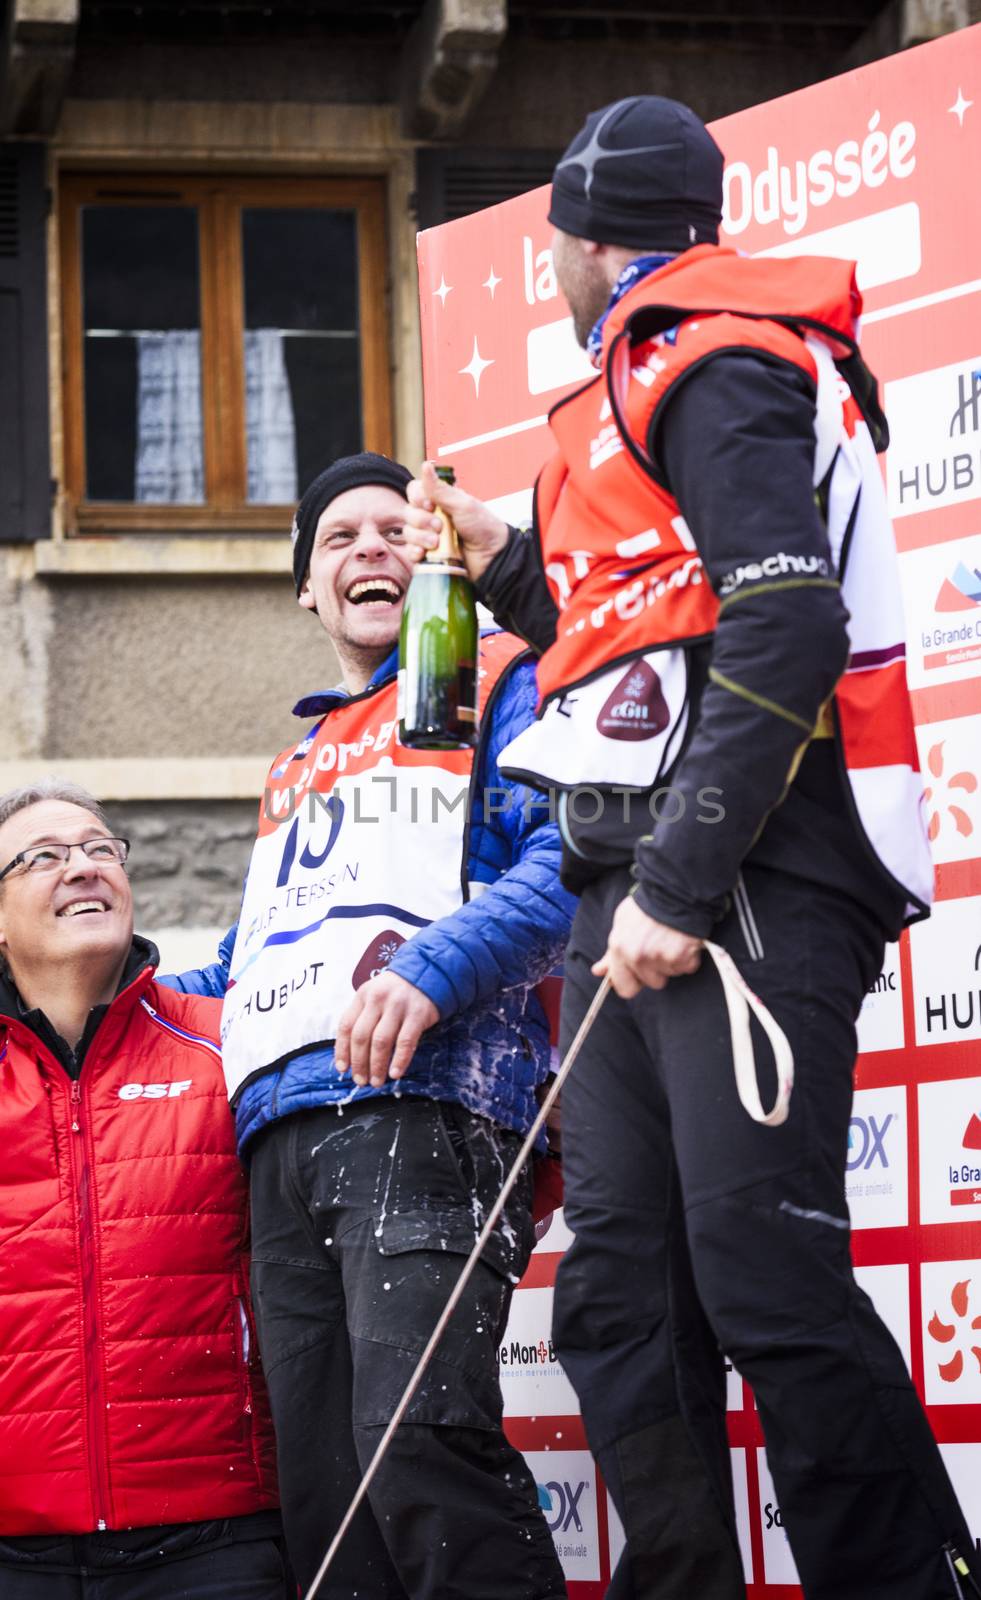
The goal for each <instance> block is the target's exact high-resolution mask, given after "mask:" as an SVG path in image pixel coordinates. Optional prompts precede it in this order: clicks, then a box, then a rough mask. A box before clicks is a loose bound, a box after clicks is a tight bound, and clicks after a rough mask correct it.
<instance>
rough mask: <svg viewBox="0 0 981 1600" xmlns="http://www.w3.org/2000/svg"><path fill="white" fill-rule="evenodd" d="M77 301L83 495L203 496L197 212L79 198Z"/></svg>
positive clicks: (192, 499) (195, 501)
mask: <svg viewBox="0 0 981 1600" xmlns="http://www.w3.org/2000/svg"><path fill="white" fill-rule="evenodd" d="M82 297H83V298H82V307H83V325H84V333H85V456H86V495H87V498H88V499H89V500H116V501H137V502H143V503H154V502H155V503H164V504H182V505H200V504H202V503H203V501H204V446H203V434H202V427H201V331H200V324H201V312H200V299H201V297H200V286H199V268H198V218H197V210H196V208H195V207H193V206H138V205H133V206H126V205H113V206H85V207H84V208H83V211H82Z"/></svg>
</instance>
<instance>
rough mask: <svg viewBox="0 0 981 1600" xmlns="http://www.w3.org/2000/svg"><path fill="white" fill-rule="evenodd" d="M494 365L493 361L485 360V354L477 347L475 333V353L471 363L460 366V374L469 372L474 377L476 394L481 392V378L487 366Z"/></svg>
mask: <svg viewBox="0 0 981 1600" xmlns="http://www.w3.org/2000/svg"><path fill="white" fill-rule="evenodd" d="M493 365H494V363H493V361H485V360H484V358H483V356H482V355H481V353H480V351H479V350H478V348H477V336H476V334H474V340H473V355H472V356H471V357H470V361H469V364H468V365H467V366H465V367H461V368H460V376H461V377H462V376H463V374H464V373H467V375H468V376H469V377H471V378H472V379H473V387H474V393H475V394H478V395H479V394H480V380H481V377H482V376H483V374H484V373H485V372H486V371H487V368H488V367H492V366H493Z"/></svg>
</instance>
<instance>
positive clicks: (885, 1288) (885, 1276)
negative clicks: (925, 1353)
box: [855, 1262, 913, 1371]
mask: <svg viewBox="0 0 981 1600" xmlns="http://www.w3.org/2000/svg"><path fill="white" fill-rule="evenodd" d="M855 1282H856V1283H857V1284H858V1286H859V1288H860V1289H864V1290H865V1293H866V1294H867V1295H868V1297H869V1299H870V1300H871V1301H872V1304H873V1305H874V1306H875V1309H876V1311H877V1312H878V1313H879V1316H880V1317H881V1318H882V1320H883V1322H884V1323H885V1325H886V1327H887V1328H888V1329H889V1332H890V1333H891V1334H892V1336H893V1338H894V1339H895V1341H896V1343H897V1344H898V1346H899V1348H900V1350H901V1352H902V1357H903V1360H904V1361H905V1363H906V1368H907V1371H909V1370H910V1369H911V1368H912V1364H913V1359H912V1356H911V1354H910V1313H909V1267H908V1266H907V1265H906V1263H905V1262H903V1263H902V1264H897V1265H895V1266H888V1267H856V1268H855Z"/></svg>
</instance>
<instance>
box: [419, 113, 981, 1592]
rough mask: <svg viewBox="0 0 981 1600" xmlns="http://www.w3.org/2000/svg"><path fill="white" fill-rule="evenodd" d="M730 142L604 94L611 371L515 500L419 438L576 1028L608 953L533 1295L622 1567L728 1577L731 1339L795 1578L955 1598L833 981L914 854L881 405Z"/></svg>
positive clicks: (621, 1586) (598, 281)
mask: <svg viewBox="0 0 981 1600" xmlns="http://www.w3.org/2000/svg"><path fill="white" fill-rule="evenodd" d="M722 167H723V157H722V153H721V151H720V150H719V149H718V147H717V146H716V145H715V143H714V141H713V140H712V138H711V136H710V135H709V133H708V132H707V130H706V129H705V128H704V126H703V125H702V123H701V122H700V121H699V120H698V118H697V117H696V116H695V115H694V114H693V113H692V112H691V111H690V110H689V109H688V108H687V107H686V106H683V105H679V104H678V103H676V102H674V101H670V100H663V99H659V98H655V97H647V96H645V97H638V98H634V99H629V100H622V101H619V102H618V103H616V104H615V105H611V106H607V107H605V108H604V109H603V110H601V111H597V112H595V113H593V115H591V116H590V117H589V119H588V120H587V122H586V124H585V126H584V127H583V129H582V130H581V131H580V133H579V134H578V135H577V137H576V138H575V139H574V140H573V142H572V144H571V145H570V146H569V148H568V150H567V152H566V154H565V156H564V158H563V159H562V160H561V161H560V162H559V164H558V166H557V167H556V170H555V174H554V182H553V186H552V201H551V211H550V220H551V222H552V223H553V225H554V227H555V235H554V241H553V249H554V258H555V267H556V273H557V276H558V281H559V284H560V286H561V288H562V289H563V291H564V293H565V295H566V298H567V300H568V302H569V305H570V308H571V310H572V313H573V319H574V325H575V329H576V333H577V336H578V338H579V341H580V343H582V344H583V345H584V346H585V347H586V349H587V350H588V351H589V353H590V354H591V355H592V357H593V362H594V365H595V366H596V367H597V369H598V376H597V377H596V378H595V379H594V380H592V381H591V382H590V383H588V384H586V385H585V386H584V387H582V388H581V389H579V390H578V391H576V392H575V393H573V394H572V395H570V396H568V397H566V398H565V399H564V400H562V401H560V402H559V404H558V405H557V406H556V407H555V408H554V409H553V411H552V413H551V417H550V425H551V430H552V435H553V442H554V445H555V453H554V455H553V456H552V458H551V459H550V460H549V461H548V463H547V464H546V466H545V468H544V470H543V472H542V474H541V477H540V479H539V482H538V487H537V493H536V501H535V503H536V526H535V529H534V530H533V532H532V534H531V535H530V536H529V535H524V534H518V533H516V532H514V531H513V530H508V529H507V528H505V527H504V525H503V524H502V523H501V522H500V521H499V520H498V519H497V518H496V517H494V516H493V515H492V514H491V513H490V511H489V510H488V509H487V508H485V507H482V506H481V505H480V504H479V502H477V501H475V500H473V499H472V498H471V497H469V496H468V495H466V493H465V492H464V491H463V490H462V489H460V488H456V489H451V488H447V487H446V486H444V485H441V484H438V483H437V482H436V480H435V478H434V476H433V475H432V472H431V470H430V469H428V468H427V469H424V471H423V474H422V477H421V479H420V481H419V482H418V483H417V484H414V485H413V486H411V487H410V491H409V498H410V501H411V502H412V504H413V510H412V512H411V514H410V519H409V520H410V526H411V528H412V530H413V537H414V538H415V539H416V549H415V554H419V553H421V549H420V546H424V545H426V544H427V543H428V544H431V543H433V542H434V540H433V534H432V531H431V530H432V519H431V516H430V512H431V510H432V507H433V504H434V503H438V504H440V505H442V506H443V507H445V509H446V510H448V511H449V512H450V513H451V514H452V515H453V516H454V518H455V521H456V524H457V527H458V529H459V531H460V534H461V538H462V542H463V547H464V554H465V557H466V559H467V563H468V566H469V568H470V572H471V575H472V576H474V577H475V578H477V579H478V580H479V584H480V590H481V592H482V597H483V599H484V600H485V602H486V603H487V604H488V605H489V606H490V607H491V609H492V610H493V612H494V613H495V615H496V617H497V619H498V621H499V622H501V624H502V626H505V627H510V628H513V629H514V630H515V631H518V632H520V633H521V634H522V635H523V636H524V637H525V638H527V639H529V640H531V641H533V642H534V644H535V646H536V647H537V649H538V650H539V651H540V653H541V656H540V660H539V665H538V683H539V690H540V694H541V698H542V702H543V706H542V714H541V717H540V720H539V721H538V722H536V724H535V725H534V727H533V729H532V730H530V731H529V732H526V733H525V734H524V735H523V736H521V737H520V738H519V739H518V740H516V741H515V744H514V745H513V746H512V747H511V748H510V749H509V750H507V751H505V752H503V753H502V756H501V766H502V769H503V770H504V771H505V772H508V771H515V770H517V771H520V772H521V773H522V774H523V775H524V776H525V778H526V779H528V778H531V780H532V781H536V780H537V782H538V783H540V784H546V785H548V784H552V785H557V786H559V787H560V788H562V789H563V791H564V795H563V799H562V801H561V802H560V806H559V817H560V825H561V827H562V831H563V843H564V846H565V850H564V858H563V881H564V882H566V883H568V884H569V885H570V886H572V887H574V888H576V889H577V890H579V891H580V892H581V900H580V905H579V910H578V912H577V915H576V921H575V925H574V928H573V934H572V941H571V944H570V947H569V951H568V954H567V957H566V982H565V991H564V995H563V1042H564V1044H566V1045H567V1044H568V1042H569V1039H570V1038H571V1036H572V1034H573V1031H574V1030H575V1028H576V1027H577V1025H578V1023H579V1021H580V1019H581V1018H582V1016H583V1014H584V1012H585V1010H586V1007H587V1006H588V1004H589V1002H590V1001H591V999H592V998H593V995H594V994H595V991H596V988H597V986H598V984H599V982H600V979H601V977H602V976H604V975H607V974H608V975H609V976H610V977H611V979H612V982H613V986H614V990H615V993H613V994H611V995H610V996H609V998H608V999H607V1001H606V1004H605V1006H604V1008H603V1010H602V1011H601V1013H600V1015H599V1018H598V1021H597V1023H596V1025H595V1027H594V1029H593V1032H592V1035H591V1037H590V1041H589V1043H588V1045H587V1046H586V1048H585V1049H584V1050H583V1053H582V1057H581V1059H580V1060H579V1062H578V1064H577V1067H576V1070H575V1072H574V1073H573V1075H572V1077H571V1079H570V1081H569V1084H568V1085H567V1087H566V1089H565V1092H564V1104H563V1158H564V1164H565V1192H566V1202H565V1206H566V1209H565V1215H566V1219H567V1221H568V1223H569V1226H570V1227H571V1229H572V1231H573V1233H574V1236H575V1239H574V1243H573V1244H572V1246H571V1248H570V1250H569V1252H568V1254H567V1256H566V1258H565V1259H564V1261H563V1263H562V1266H561V1267H560V1270H559V1277H558V1282H557V1287H556V1299H555V1326H554V1332H555V1340H556V1345H557V1348H558V1351H559V1354H560V1357H561V1360H562V1362H563V1364H564V1366H565V1368H566V1371H567V1372H568V1374H569V1376H570V1378H571V1380H572V1382H573V1384H574V1385H575V1388H576V1390H577V1393H578V1396H579V1400H580V1403H581V1406H582V1412H583V1417H584V1419H585V1425H586V1431H587V1434H588V1437H589V1441H590V1444H591V1446H592V1448H593V1450H594V1452H595V1454H596V1455H597V1457H598V1459H599V1462H600V1464H601V1467H602V1470H603V1474H604V1476H605V1478H606V1480H607V1483H608V1485H609V1487H610V1491H611V1494H612V1496H613V1499H614V1502H615V1503H616V1506H617V1509H618V1511H619V1513H620V1516H621V1518H622V1520H623V1522H624V1525H625V1528H626V1534H627V1546H626V1553H625V1555H624V1557H623V1559H622V1561H621V1563H620V1566H619V1567H618V1569H617V1572H616V1574H615V1577H614V1580H613V1585H612V1588H611V1591H610V1593H611V1595H613V1594H616V1595H617V1596H618V1597H634V1600H639V1597H643V1600H655V1597H656V1600H693V1597H696V1596H697V1597H698V1600H736V1597H737V1596H740V1595H742V1594H743V1592H744V1586H743V1574H742V1564H741V1561H740V1557H739V1549H738V1544H737V1539H736V1531H735V1519H734V1515H733V1493H732V1485H731V1481H730V1468H729V1454H728V1449H727V1445H726V1432H725V1412H724V1404H725V1385H724V1373H723V1361H722V1355H721V1353H720V1351H721V1350H725V1351H726V1353H727V1354H728V1355H729V1356H730V1357H731V1359H732V1361H733V1362H734V1364H735V1366H736V1368H737V1370H738V1371H739V1372H740V1373H741V1374H742V1375H743V1376H744V1377H745V1378H746V1379H748V1381H749V1382H750V1383H751V1385H752V1387H753V1390H754V1392H755V1395H756V1403H757V1406H758V1408H759V1413H760V1417H761V1420H762V1423H763V1427H764V1431H765V1434H766V1445H767V1455H768V1459H769V1465H770V1470H771V1472H772V1474H773V1479H774V1483H775V1487H776V1494H777V1498H778V1500H779V1503H780V1510H781V1513H782V1522H783V1525H784V1527H785V1529H786V1531H787V1534H788V1537H789V1540H790V1544H791V1548H792V1550H793V1553H794V1557H795V1560H796V1563H797V1567H798V1570H799V1572H800V1576H801V1579H802V1582H803V1587H804V1593H805V1595H806V1596H807V1597H808V1600H942V1597H951V1600H953V1597H955V1596H957V1595H961V1594H968V1593H970V1594H974V1595H978V1594H981V1588H978V1587H977V1585H976V1584H975V1581H974V1579H973V1577H972V1576H971V1573H970V1571H969V1570H968V1562H972V1563H973V1562H974V1561H975V1560H976V1557H975V1553H974V1547H973V1541H971V1540H970V1538H969V1535H968V1532H967V1528H966V1526H965V1524H964V1520H963V1517H962V1516H961V1513H960V1510H959V1508H958V1506H957V1503H956V1500H955V1498H954V1495H953V1492H952V1490H951V1487H950V1484H949V1482H948V1480H947V1477H946V1474H945V1472H944V1468H943V1465H942V1463H941V1460H940V1456H939V1453H938V1451H937V1448H936V1446H935V1444H934V1441H933V1439H932V1437H931V1435H930V1430H929V1427H928V1425H927V1422H926V1419H925V1417H924V1415H923V1411H922V1409H921V1407H920V1405H919V1402H918V1400H917V1397H916V1395H915V1393H914V1391H913V1388H912V1385H911V1383H910V1380H909V1376H908V1374H907V1371H906V1368H905V1365H904V1363H903V1358H902V1356H901V1355H900V1352H899V1350H898V1348H897V1346H896V1344H895V1343H894V1341H893V1339H892V1337H891V1335H890V1334H889V1333H888V1332H887V1331H886V1329H885V1327H884V1326H883V1324H882V1322H881V1321H880V1320H879V1318H878V1316H877V1315H876V1313H875V1311H874V1309H873V1307H872V1304H871V1302H870V1301H869V1299H868V1297H867V1296H866V1295H865V1294H863V1293H862V1292H861V1290H859V1289H858V1287H857V1286H856V1283H855V1280H854V1277H853V1275H852V1269H851V1260H850V1255H849V1223H848V1211H847V1207H846V1204H845V1185H844V1176H845V1154H846V1146H847V1134H848V1122H849V1115H850V1107H851V1096H852V1069H853V1065H854V1059H855V1020H856V1017H857V1015H858V1011H859V1007H860V1006H861V1003H862V999H863V997H864V995H865V994H866V992H867V990H868V988H869V986H870V985H871V984H872V983H873V981H874V979H875V977H876V975H877V974H878V972H879V970H880V968H881V965H882V959H883V950H884V945H885V942H886V940H888V939H895V938H897V937H898V935H899V933H900V930H901V929H902V927H903V924H904V922H906V921H907V920H910V919H912V918H914V917H917V916H921V915H924V914H925V913H926V910H927V907H928V904H929V899H930V893H931V886H932V875H931V869H930V861H929V854H928V851H927V848H926V842H925V838H924V833H923V826H922V820H921V808H920V783H919V774H918V772H917V771H916V752H915V744H914V740H913V734H912V721H911V717H910V711H909V704H908V697H907V691H906V682H905V673H904V662H903V640H904V629H903V619H902V612H901V607H900V602H899V590H898V583H897V573H896V559H895V546H894V541H893V538H892V531H891V528H890V527H889V523H888V517H887V515H886V512H885V506H884V499H883V494H882V486H881V480H880V477H879V473H878V469H877V463H876V458H875V449H876V448H878V449H880V450H881V449H883V448H884V447H885V444H886V438H887V435H886V428H885V422H884V419H883V417H882V414H881V412H880V410H879V408H878V402H877V396H876V385H875V381H874V379H873V378H872V377H871V375H870V373H869V372H868V370H867V368H865V366H864V365H863V363H862V359H861V356H860V354H859V352H858V347H857V345H856V342H855V328H856V320H857V317H858V314H859V312H860V309H861V297H860V295H859V293H858V291H857V289H856V287H855V279H854V271H853V267H852V264H851V263H850V262H842V261H833V260H816V259H809V258H799V259H796V260H789V261H771V260H750V259H748V258H745V257H741V256H739V255H737V254H736V253H735V252H734V251H732V250H729V249H725V248H720V247H719V245H718V243H717V239H718V228H719V222H720V218H721V208H722ZM546 573H547V581H546ZM577 785H585V786H588V787H589V790H590V794H589V797H588V798H589V802H590V803H589V804H588V805H584V806H579V807H577V805H576V789H577ZM597 789H599V790H605V792H606V804H605V806H604V807H603V808H602V810H601V811H600V814H599V815H598V816H597V810H598V807H597V805H596V802H595V798H594V795H595V791H596V790H597ZM583 818H586V819H588V820H583ZM708 938H711V939H712V940H713V941H715V942H716V943H717V944H720V945H722V946H724V947H725V949H726V950H727V951H728V952H729V955H730V956H731V958H732V959H733V961H734V962H735V964H736V966H737V967H738V968H739V969H741V971H742V973H743V975H744V977H745V978H746V980H747V981H748V983H749V984H750V986H751V987H752V989H753V990H755V991H756V993H757V994H758V995H759V996H760V997H761V998H762V1000H763V1001H764V1002H765V1004H766V1005H767V1006H768V1007H769V1009H770V1011H771V1012H772V1013H773V1015H774V1016H775V1017H776V1019H777V1021H778V1022H779V1023H780V1024H781V1025H782V1027H783V1029H784V1030H785V1032H786V1035H787V1037H788V1039H789V1042H790V1045H791V1047H792V1049H793V1053H794V1057H795V1065H796V1082H795V1086H794V1090H793V1096H792V1099H791V1101H790V1111H789V1117H788V1119H787V1120H786V1122H784V1123H783V1125H782V1126H761V1125H760V1124H759V1123H757V1122H754V1121H752V1120H751V1119H750V1117H749V1116H747V1114H746V1111H745V1110H744V1109H743V1106H742V1104H741V1101H740V1098H739V1097H738V1096H737V1089H736V1083H735V1077H734V1072H733V1058H732V1047H731V1040H730V1026H729V1021H728V1017H727V1013H726V1005H725V999H724V995H723V990H722V987H721V983H720V980H719V977H718V975H717V972H716V968H715V965H714V963H713V961H712V960H711V959H709V958H708V956H707V955H705V954H703V942H704V941H705V940H706V939H708ZM758 1048H759V1052H760V1055H761V1058H762V1061H761V1068H760V1071H761V1077H762V1078H763V1079H764V1082H763V1093H764V1095H765V1094H766V1093H767V1088H768V1085H767V1082H766V1081H765V1080H766V1079H767V1078H768V1077H772V1074H771V1072H770V1068H769V1067H768V1066H767V1060H768V1057H767V1056H766V1055H765V1054H764V1047H763V1046H762V1045H758Z"/></svg>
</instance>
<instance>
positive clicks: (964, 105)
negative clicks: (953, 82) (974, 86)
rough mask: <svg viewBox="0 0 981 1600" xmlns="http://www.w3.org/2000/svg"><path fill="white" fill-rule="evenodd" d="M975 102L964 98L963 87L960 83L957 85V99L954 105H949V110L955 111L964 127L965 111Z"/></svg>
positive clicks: (954, 113)
mask: <svg viewBox="0 0 981 1600" xmlns="http://www.w3.org/2000/svg"><path fill="white" fill-rule="evenodd" d="M973 104H974V101H973V100H965V99H964V91H963V89H962V88H961V86H960V84H958V85H957V99H956V100H955V101H954V103H953V105H952V106H948V107H947V110H948V111H950V112H952V113H953V115H954V116H955V117H956V118H957V120H958V122H959V123H960V125H961V127H962V128H963V126H964V113H965V111H967V110H969V109H970V107H971V106H973Z"/></svg>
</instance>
